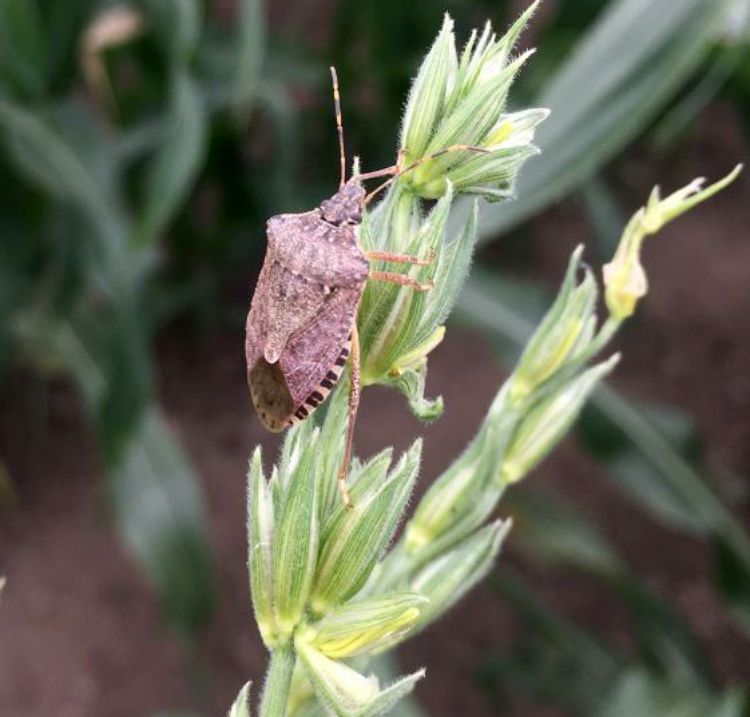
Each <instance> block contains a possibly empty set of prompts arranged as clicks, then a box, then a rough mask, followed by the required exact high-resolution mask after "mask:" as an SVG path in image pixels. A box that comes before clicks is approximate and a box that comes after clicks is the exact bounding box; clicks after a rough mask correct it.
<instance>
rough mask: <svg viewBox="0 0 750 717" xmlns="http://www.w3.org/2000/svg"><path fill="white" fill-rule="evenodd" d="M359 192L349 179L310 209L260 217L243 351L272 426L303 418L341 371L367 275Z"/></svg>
mask: <svg viewBox="0 0 750 717" xmlns="http://www.w3.org/2000/svg"><path fill="white" fill-rule="evenodd" d="M364 197H365V191H364V189H363V187H362V184H361V183H360V182H359V181H357V180H356V178H353V179H351V180H349V182H347V183H346V184H344V186H343V187H342V188H341V189H340V190H339V191H338V192H337V193H336V194H335V195H334V196H333V197H331V198H330V199H328V200H326V201H324V202H323V203H322V204H321V205H320V207H318V208H317V209H314V210H312V211H310V212H305V213H303V214H281V215H278V216H275V217H271V219H269V221H268V249H267V251H266V258H265V261H264V263H263V268H262V269H261V273H260V277H259V278H258V284H257V287H256V290H255V295H254V296H253V301H252V304H251V307H250V313H249V314H248V317H247V327H246V341H245V353H246V358H247V369H248V383H249V385H250V393H251V396H252V399H253V404H254V405H255V408H256V410H257V411H258V415H259V416H260V419H261V421H262V422H263V424H264V425H265V426H266V427H267V428H268V429H270V430H272V431H280V430H282V429H284V428H286V427H287V426H289V425H292V424H293V423H295V422H297V421H300V420H303V419H305V418H307V416H308V415H310V413H312V411H313V410H315V408H316V407H317V406H318V405H319V404H320V403H322V402H323V401H324V400H325V398H326V396H327V394H328V392H329V391H330V390H331V389H332V388H333V386H334V385H335V383H336V381H338V379H339V377H340V376H341V373H342V371H343V368H344V365H345V363H346V360H347V357H348V355H349V351H350V346H349V345H350V337H351V333H352V327H353V325H354V320H355V315H356V312H357V307H358V305H359V298H360V296H361V295H362V291H363V290H364V286H365V282H366V281H367V277H368V274H369V262H368V260H367V257H366V255H365V253H364V252H363V251H362V249H361V247H360V245H359V241H358V236H357V235H358V230H359V223H360V219H361V214H360V206H361V204H362V202H363V200H364Z"/></svg>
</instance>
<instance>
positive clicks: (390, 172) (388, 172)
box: [359, 144, 492, 206]
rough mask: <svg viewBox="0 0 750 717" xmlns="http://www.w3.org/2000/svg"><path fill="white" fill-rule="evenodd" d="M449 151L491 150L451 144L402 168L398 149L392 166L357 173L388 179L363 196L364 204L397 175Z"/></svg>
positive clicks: (388, 184)
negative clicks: (395, 161) (397, 154)
mask: <svg viewBox="0 0 750 717" xmlns="http://www.w3.org/2000/svg"><path fill="white" fill-rule="evenodd" d="M451 152H476V153H477V154H491V153H492V150H489V149H487V148H486V147H477V146H475V145H472V144H452V145H451V146H450V147H446V148H445V149H440V150H438V151H437V152H433V153H432V154H428V155H427V156H425V157H420V158H419V159H417V160H415V161H414V162H412V163H411V164H410V165H408V166H407V167H403V168H402V167H401V164H402V160H403V156H404V150H403V149H401V150H399V158H398V162H397V163H396V164H395V165H393V166H392V167H386V168H385V169H380V170H378V171H375V172H368V173H367V174H360V175H359V178H360V179H374V178H375V177H385V176H388V179H386V180H385V182H383V183H382V184H379V185H378V186H377V187H375V189H373V190H372V191H371V192H370V193H369V194H368V195H367V196H366V197H365V199H364V206H367V205H368V204H369V203H370V202H371V201H372V200H373V199H374V198H375V197H376V196H377V195H378V194H380V192H382V191H383V190H384V189H386V188H387V187H389V186H390V185H391V184H393V182H395V181H396V180H397V179H398V178H399V177H402V176H403V175H404V174H406V173H407V172H412V171H413V170H415V169H416V168H417V167H421V166H422V165H423V164H425V163H426V162H431V161H432V160H433V159H437V158H438V157H442V156H443V155H446V154H450V153H451Z"/></svg>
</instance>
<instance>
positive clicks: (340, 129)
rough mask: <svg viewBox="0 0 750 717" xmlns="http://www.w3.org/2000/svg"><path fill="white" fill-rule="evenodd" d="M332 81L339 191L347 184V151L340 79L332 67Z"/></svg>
mask: <svg viewBox="0 0 750 717" xmlns="http://www.w3.org/2000/svg"><path fill="white" fill-rule="evenodd" d="M331 80H332V82H333V107H334V109H335V111H336V132H337V134H338V136H339V161H340V163H341V181H340V182H339V189H341V187H343V186H344V184H345V183H346V151H345V149H344V124H343V122H342V121H341V94H340V93H339V78H338V75H337V74H336V68H335V67H333V65H331Z"/></svg>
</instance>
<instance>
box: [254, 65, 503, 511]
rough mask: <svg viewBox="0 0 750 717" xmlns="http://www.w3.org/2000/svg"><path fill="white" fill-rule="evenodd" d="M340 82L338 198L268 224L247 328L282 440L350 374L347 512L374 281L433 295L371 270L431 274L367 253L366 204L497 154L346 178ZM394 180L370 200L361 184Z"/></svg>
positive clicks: (402, 258)
mask: <svg viewBox="0 0 750 717" xmlns="http://www.w3.org/2000/svg"><path fill="white" fill-rule="evenodd" d="M331 76H332V79H333V95H334V105H335V109H336V129H337V132H338V141H339V156H340V162H341V182H340V184H339V189H338V191H337V192H336V193H335V194H334V195H333V196H332V197H331V198H330V199H326V200H325V201H323V202H321V204H320V206H319V207H317V208H315V209H313V210H312V211H309V212H303V213H301V214H279V215H277V216H274V217H271V218H270V219H269V220H268V224H267V233H268V248H267V250H266V256H265V260H264V262H263V267H262V269H261V272H260V276H259V277H258V283H257V285H256V288H255V294H254V295H253V299H252V303H251V306H250V311H249V313H248V316H247V324H246V328H245V332H246V333H245V358H246V360H247V380H248V384H249V386H250V394H251V396H252V401H253V405H254V406H255V409H256V411H257V412H258V415H259V416H260V419H261V421H262V422H263V424H264V425H265V427H266V428H268V429H269V430H271V431H281V430H283V429H284V428H286V427H288V426H291V425H294V424H295V423H298V422H300V421H303V420H304V419H306V418H308V417H309V416H310V415H311V414H312V413H313V411H315V409H316V408H317V407H318V406H320V404H321V403H323V402H324V401H325V400H326V397H327V396H328V394H329V393H330V391H331V390H332V389H333V387H334V385H335V384H336V382H337V381H338V380H339V378H340V377H341V374H342V372H343V370H344V367H345V365H346V362H347V360H349V361H350V365H351V380H350V391H349V422H348V427H347V437H346V447H345V451H344V460H343V462H342V465H341V468H340V470H339V475H338V481H339V488H340V491H341V495H342V497H343V499H344V502H345V504H346V505H347V506H351V500H350V498H349V493H348V490H347V487H346V475H347V471H348V466H349V463H350V461H351V451H352V439H353V433H354V423H355V419H356V415H357V407H358V405H359V395H360V383H359V373H360V371H359V369H360V367H359V338H358V334H357V322H356V318H357V310H358V307H359V300H360V297H361V296H362V292H363V291H364V288H365V283H366V282H367V281H368V280H377V281H389V282H393V283H396V284H401V285H403V286H410V287H412V288H413V289H415V290H417V291H426V290H428V289H430V288H431V286H432V285H431V284H422V283H419V282H417V281H416V280H415V279H413V278H412V277H409V276H406V275H404V274H399V273H396V272H381V271H373V270H371V269H370V261H386V262H394V263H401V264H417V265H423V266H424V265H427V264H428V263H429V262H430V260H431V259H430V258H426V259H421V258H419V257H415V256H408V255H404V254H392V253H388V252H365V251H363V249H362V247H361V246H360V243H359V225H360V222H361V220H362V211H363V209H364V208H365V206H366V205H367V203H368V202H369V201H370V200H371V199H372V198H373V197H374V196H375V195H376V194H377V193H378V192H380V191H381V190H382V189H383V188H385V187H386V186H387V185H388V184H390V182H391V181H393V179H394V178H395V177H396V176H399V175H401V174H403V173H404V172H407V171H411V170H412V169H414V168H415V167H416V166H418V165H419V164H421V163H422V162H424V161H426V160H429V159H434V158H435V157H437V156H440V155H443V154H445V153H446V152H450V151H458V150H470V151H477V152H483V153H486V152H487V151H488V150H486V149H483V148H480V147H471V146H468V145H453V146H451V147H448V148H446V149H443V150H441V151H440V152H436V153H434V154H431V155H429V156H427V157H423V158H421V159H420V160H417V161H416V162H414V163H412V164H410V165H409V166H408V167H402V166H401V157H402V156H403V151H402V152H401V153H399V161H398V162H397V164H396V165H394V166H392V167H387V168H385V169H381V170H377V171H374V172H368V173H359V174H355V175H354V176H352V177H351V178H350V179H349V180H347V179H346V155H345V151H344V131H343V126H342V122H341V103H340V97H339V88H338V80H337V78H336V71H335V69H334V68H333V67H332V68H331ZM386 176H387V177H390V179H388V180H387V181H386V182H384V183H383V184H381V185H380V186H379V187H378V188H377V189H375V190H374V191H373V192H371V193H370V194H366V192H365V189H364V188H363V186H362V182H363V181H364V180H368V179H374V178H377V177H386Z"/></svg>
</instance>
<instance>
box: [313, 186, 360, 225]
mask: <svg viewBox="0 0 750 717" xmlns="http://www.w3.org/2000/svg"><path fill="white" fill-rule="evenodd" d="M364 198H365V190H364V187H363V186H362V184H361V182H359V181H358V180H357V179H356V178H354V179H350V180H349V181H348V182H347V183H346V184H345V185H344V186H343V187H341V189H339V191H338V192H336V194H334V195H333V196H332V197H331V198H330V199H326V200H325V201H323V202H321V203H320V213H321V216H322V217H323V219H325V221H327V222H330V223H331V224H337V225H340V224H345V223H348V224H359V223H360V222H361V221H362V202H363V201H364Z"/></svg>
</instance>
